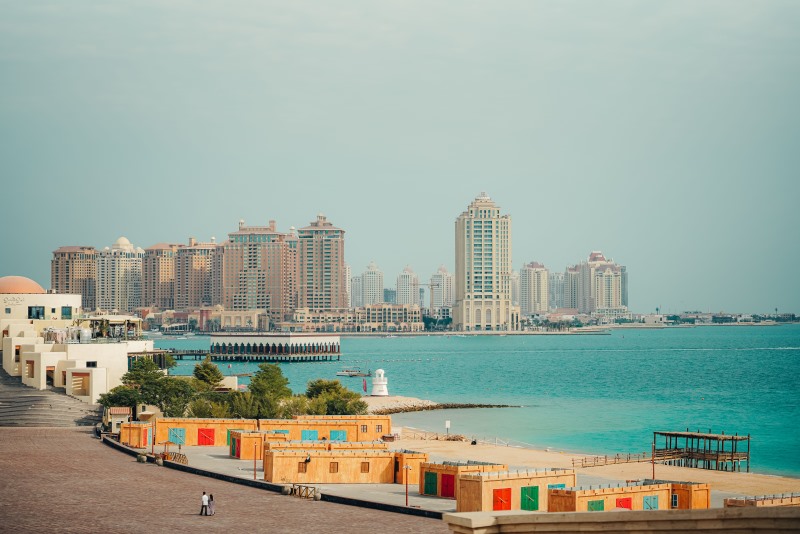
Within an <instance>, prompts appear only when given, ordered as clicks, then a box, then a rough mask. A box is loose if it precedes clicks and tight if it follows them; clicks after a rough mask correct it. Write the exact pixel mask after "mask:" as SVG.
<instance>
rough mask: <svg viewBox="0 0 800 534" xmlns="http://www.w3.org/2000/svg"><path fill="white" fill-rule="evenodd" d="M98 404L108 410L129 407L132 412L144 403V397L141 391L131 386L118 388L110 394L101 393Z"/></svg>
mask: <svg viewBox="0 0 800 534" xmlns="http://www.w3.org/2000/svg"><path fill="white" fill-rule="evenodd" d="M97 402H98V404H100V405H101V406H104V407H106V408H111V407H112V406H127V407H128V408H131V409H132V410H135V409H136V407H137V406H138V405H139V404H141V403H142V396H141V394H140V393H139V390H138V389H136V388H133V387H131V386H117V387H115V388H113V389H112V390H111V391H109V392H108V393H101V394H100V400H98V401H97Z"/></svg>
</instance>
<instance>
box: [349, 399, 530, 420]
mask: <svg viewBox="0 0 800 534" xmlns="http://www.w3.org/2000/svg"><path fill="white" fill-rule="evenodd" d="M362 400H364V402H366V403H367V404H368V405H369V413H370V414H373V415H391V414H396V413H407V412H424V411H430V410H460V409H464V408H519V406H512V405H509V404H474V403H466V404H464V403H451V402H433V401H429V400H424V399H415V398H413V397H367V396H365V397H362Z"/></svg>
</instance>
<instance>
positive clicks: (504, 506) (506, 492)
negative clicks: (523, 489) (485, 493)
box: [492, 488, 511, 510]
mask: <svg viewBox="0 0 800 534" xmlns="http://www.w3.org/2000/svg"><path fill="white" fill-rule="evenodd" d="M492 495H493V497H494V498H493V499H492V510H511V488H500V489H496V490H494V492H492Z"/></svg>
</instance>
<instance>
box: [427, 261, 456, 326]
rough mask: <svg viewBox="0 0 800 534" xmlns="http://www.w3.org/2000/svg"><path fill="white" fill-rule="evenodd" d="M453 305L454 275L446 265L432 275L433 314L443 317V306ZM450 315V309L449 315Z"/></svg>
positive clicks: (449, 306) (450, 306)
mask: <svg viewBox="0 0 800 534" xmlns="http://www.w3.org/2000/svg"><path fill="white" fill-rule="evenodd" d="M452 307H453V275H452V274H451V273H449V272H448V271H447V268H445V266H444V265H442V266H440V267H439V269H438V270H437V271H436V272H435V273H434V274H433V276H431V311H430V313H431V315H433V316H434V317H441V316H442V315H441V314H440V313H439V311H440V310H441V309H442V308H452ZM449 316H450V313H449V310H448V313H447V317H449Z"/></svg>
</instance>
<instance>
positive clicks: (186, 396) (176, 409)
mask: <svg viewBox="0 0 800 534" xmlns="http://www.w3.org/2000/svg"><path fill="white" fill-rule="evenodd" d="M156 386H157V387H156V388H155V390H154V397H155V398H154V401H155V402H154V403H153V404H155V405H156V406H158V409H159V410H161V412H162V413H163V414H164V415H165V416H166V417H183V416H184V414H185V413H186V408H187V407H188V405H189V402H190V401H191V400H192V397H194V394H195V391H194V388H193V387H192V385H191V384H190V383H189V381H188V380H183V379H180V378H173V377H164V378H162V379H161V380H160V382H159V383H158V384H157V385H156Z"/></svg>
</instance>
